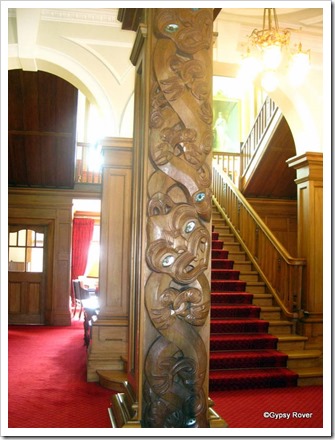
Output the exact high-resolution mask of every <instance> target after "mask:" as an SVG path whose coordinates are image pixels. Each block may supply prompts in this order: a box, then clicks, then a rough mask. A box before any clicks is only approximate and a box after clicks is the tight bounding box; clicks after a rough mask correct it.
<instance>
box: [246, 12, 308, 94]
mask: <svg viewBox="0 0 335 440" xmlns="http://www.w3.org/2000/svg"><path fill="white" fill-rule="evenodd" d="M290 37H291V30H290V29H280V27H279V23H278V18H277V13H276V9H274V8H265V9H264V12H263V28H262V29H261V30H257V29H254V30H253V31H252V33H251V34H250V35H249V43H250V45H249V46H248V48H247V53H246V55H245V56H244V57H243V59H242V62H241V70H240V75H239V76H243V77H244V78H245V77H246V76H248V77H249V78H251V79H252V80H254V79H256V78H258V77H259V75H261V78H260V80H261V84H262V86H263V87H264V89H265V90H266V91H267V92H271V91H273V90H275V89H276V88H277V86H278V83H279V78H278V73H279V71H280V70H282V69H283V59H284V58H285V55H286V58H288V60H287V65H289V72H288V78H289V80H290V81H291V82H292V84H293V85H295V86H297V85H299V84H300V83H301V82H302V81H303V80H304V79H305V77H306V74H307V72H308V69H309V61H310V59H309V58H310V56H309V51H303V50H302V45H301V43H299V46H298V50H297V51H296V52H295V53H292V51H290V49H289V44H290Z"/></svg>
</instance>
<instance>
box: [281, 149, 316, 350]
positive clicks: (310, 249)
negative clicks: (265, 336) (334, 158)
mask: <svg viewBox="0 0 335 440" xmlns="http://www.w3.org/2000/svg"><path fill="white" fill-rule="evenodd" d="M287 163H288V165H289V166H290V167H293V168H295V169H296V172H297V178H296V180H295V181H296V184H297V187H298V255H299V256H300V257H304V258H306V260H307V266H306V270H305V276H304V280H303V297H302V309H303V311H304V316H303V318H302V319H301V320H300V322H299V323H298V330H300V333H301V334H302V335H304V336H308V338H309V343H311V344H313V345H315V344H322V312H323V310H322V308H323V230H322V226H323V155H322V153H305V154H303V155H301V156H296V157H292V158H291V159H289V160H288V161H287Z"/></svg>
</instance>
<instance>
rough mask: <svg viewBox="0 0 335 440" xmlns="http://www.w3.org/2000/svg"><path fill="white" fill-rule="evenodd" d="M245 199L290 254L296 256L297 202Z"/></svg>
mask: <svg viewBox="0 0 335 440" xmlns="http://www.w3.org/2000/svg"><path fill="white" fill-rule="evenodd" d="M247 200H248V202H249V203H250V205H251V206H252V207H253V208H254V209H255V211H256V212H257V214H258V215H259V216H260V217H261V219H262V220H263V221H264V223H265V224H266V225H267V226H268V227H269V228H270V229H271V231H272V233H273V234H274V235H275V236H276V238H277V239H278V240H279V241H280V243H281V244H282V245H283V246H284V247H285V248H286V249H287V251H288V252H289V253H290V254H291V256H292V257H297V256H298V254H297V202H296V201H295V200H274V199H257V198H248V199H247Z"/></svg>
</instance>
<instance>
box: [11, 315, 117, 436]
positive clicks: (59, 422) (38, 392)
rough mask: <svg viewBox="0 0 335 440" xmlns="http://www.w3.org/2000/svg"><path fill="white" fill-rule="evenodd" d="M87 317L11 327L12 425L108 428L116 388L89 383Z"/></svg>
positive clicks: (26, 426)
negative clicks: (59, 323)
mask: <svg viewBox="0 0 335 440" xmlns="http://www.w3.org/2000/svg"><path fill="white" fill-rule="evenodd" d="M83 335H84V331H83V322H82V321H77V322H74V325H73V326H70V327H47V326H10V327H9V333H8V337H9V343H8V427H9V428H57V427H58V428H108V427H111V424H110V420H109V416H108V411H107V409H108V407H109V404H110V397H111V395H112V391H110V390H107V389H105V388H103V387H101V386H100V385H99V384H97V383H87V382H86V348H85V347H84V341H83Z"/></svg>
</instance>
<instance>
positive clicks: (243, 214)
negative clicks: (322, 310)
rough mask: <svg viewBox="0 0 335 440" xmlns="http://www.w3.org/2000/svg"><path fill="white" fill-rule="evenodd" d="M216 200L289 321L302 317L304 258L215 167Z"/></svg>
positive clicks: (214, 186) (214, 190) (214, 188)
mask: <svg viewBox="0 0 335 440" xmlns="http://www.w3.org/2000/svg"><path fill="white" fill-rule="evenodd" d="M213 201H214V203H215V205H216V206H217V207H218V209H219V211H220V212H221V214H222V215H223V217H224V218H225V220H226V221H227V223H228V224H229V226H230V227H231V228H232V229H233V231H234V232H235V234H236V237H237V239H238V241H239V242H240V244H241V246H242V247H243V249H244V250H245V252H246V253H247V255H248V257H249V258H250V260H251V262H252V263H253V265H254V266H255V268H256V269H257V270H258V272H259V274H260V276H261V278H262V279H263V281H264V282H265V283H266V285H267V287H268V289H269V291H270V292H271V293H272V294H273V296H274V298H275V300H276V302H277V303H278V305H279V306H280V307H281V309H282V311H283V313H284V314H285V315H286V316H287V317H288V318H298V317H300V316H301V314H302V311H301V294H302V279H303V270H304V267H305V266H306V260H305V259H304V258H293V257H292V256H291V255H290V254H289V253H288V252H287V250H286V249H285V248H284V247H283V246H282V245H281V243H280V242H279V241H278V240H277V239H276V237H275V236H274V235H273V234H272V232H271V231H270V229H269V228H268V227H267V226H266V224H265V223H264V222H263V220H262V219H261V218H260V217H259V216H258V214H257V213H256V212H255V210H254V209H253V208H252V206H251V205H250V204H249V203H248V202H247V200H246V199H245V198H244V197H243V195H242V193H241V192H240V191H239V190H238V188H237V187H236V186H235V185H234V183H233V182H232V181H231V179H229V177H228V176H227V175H226V174H225V173H224V172H223V171H222V170H221V169H220V168H219V167H218V166H217V165H215V164H213Z"/></svg>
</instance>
